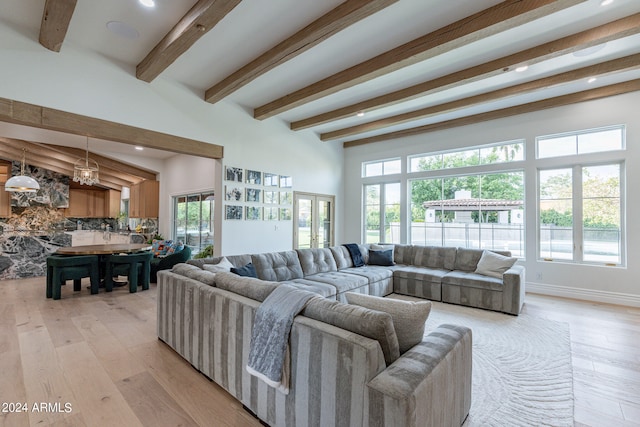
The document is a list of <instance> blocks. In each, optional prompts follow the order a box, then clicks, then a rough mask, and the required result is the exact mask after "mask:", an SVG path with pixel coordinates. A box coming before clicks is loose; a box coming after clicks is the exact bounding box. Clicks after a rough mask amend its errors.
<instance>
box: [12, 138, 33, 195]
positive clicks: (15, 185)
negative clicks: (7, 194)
mask: <svg viewBox="0 0 640 427" xmlns="http://www.w3.org/2000/svg"><path fill="white" fill-rule="evenodd" d="M26 152H27V149H26V148H23V149H22V163H21V166H20V175H16V176H12V177H11V178H9V179H8V180H7V182H6V183H5V184H4V190H5V191H11V192H14V193H35V192H36V191H38V190H39V189H40V184H38V181H36V180H35V179H33V178H31V177H30V176H26V175H25V174H24V163H25V153H26Z"/></svg>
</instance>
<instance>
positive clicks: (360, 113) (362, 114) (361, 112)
mask: <svg viewBox="0 0 640 427" xmlns="http://www.w3.org/2000/svg"><path fill="white" fill-rule="evenodd" d="M356 116H358V117H362V116H364V111H358V112H357V113H356Z"/></svg>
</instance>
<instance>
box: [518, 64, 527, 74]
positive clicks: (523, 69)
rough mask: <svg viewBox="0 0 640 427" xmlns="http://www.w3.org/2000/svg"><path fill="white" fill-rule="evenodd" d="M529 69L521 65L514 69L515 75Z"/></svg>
mask: <svg viewBox="0 0 640 427" xmlns="http://www.w3.org/2000/svg"><path fill="white" fill-rule="evenodd" d="M528 69H529V66H528V65H521V66H519V67H518V68H516V73H521V72H523V71H527V70H528Z"/></svg>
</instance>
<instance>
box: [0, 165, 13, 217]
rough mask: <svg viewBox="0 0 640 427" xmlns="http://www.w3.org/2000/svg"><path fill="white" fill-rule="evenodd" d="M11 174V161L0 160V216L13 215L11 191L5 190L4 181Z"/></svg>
mask: <svg viewBox="0 0 640 427" xmlns="http://www.w3.org/2000/svg"><path fill="white" fill-rule="evenodd" d="M10 176H11V163H7V162H0V218H8V217H10V216H11V193H9V192H7V191H4V183H5V182H7V180H8V179H9V177H10Z"/></svg>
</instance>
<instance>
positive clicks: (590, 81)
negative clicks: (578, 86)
mask: <svg viewBox="0 0 640 427" xmlns="http://www.w3.org/2000/svg"><path fill="white" fill-rule="evenodd" d="M596 80H598V79H596V78H595V77H591V78H590V79H589V80H587V83H593V82H595V81H596Z"/></svg>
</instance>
